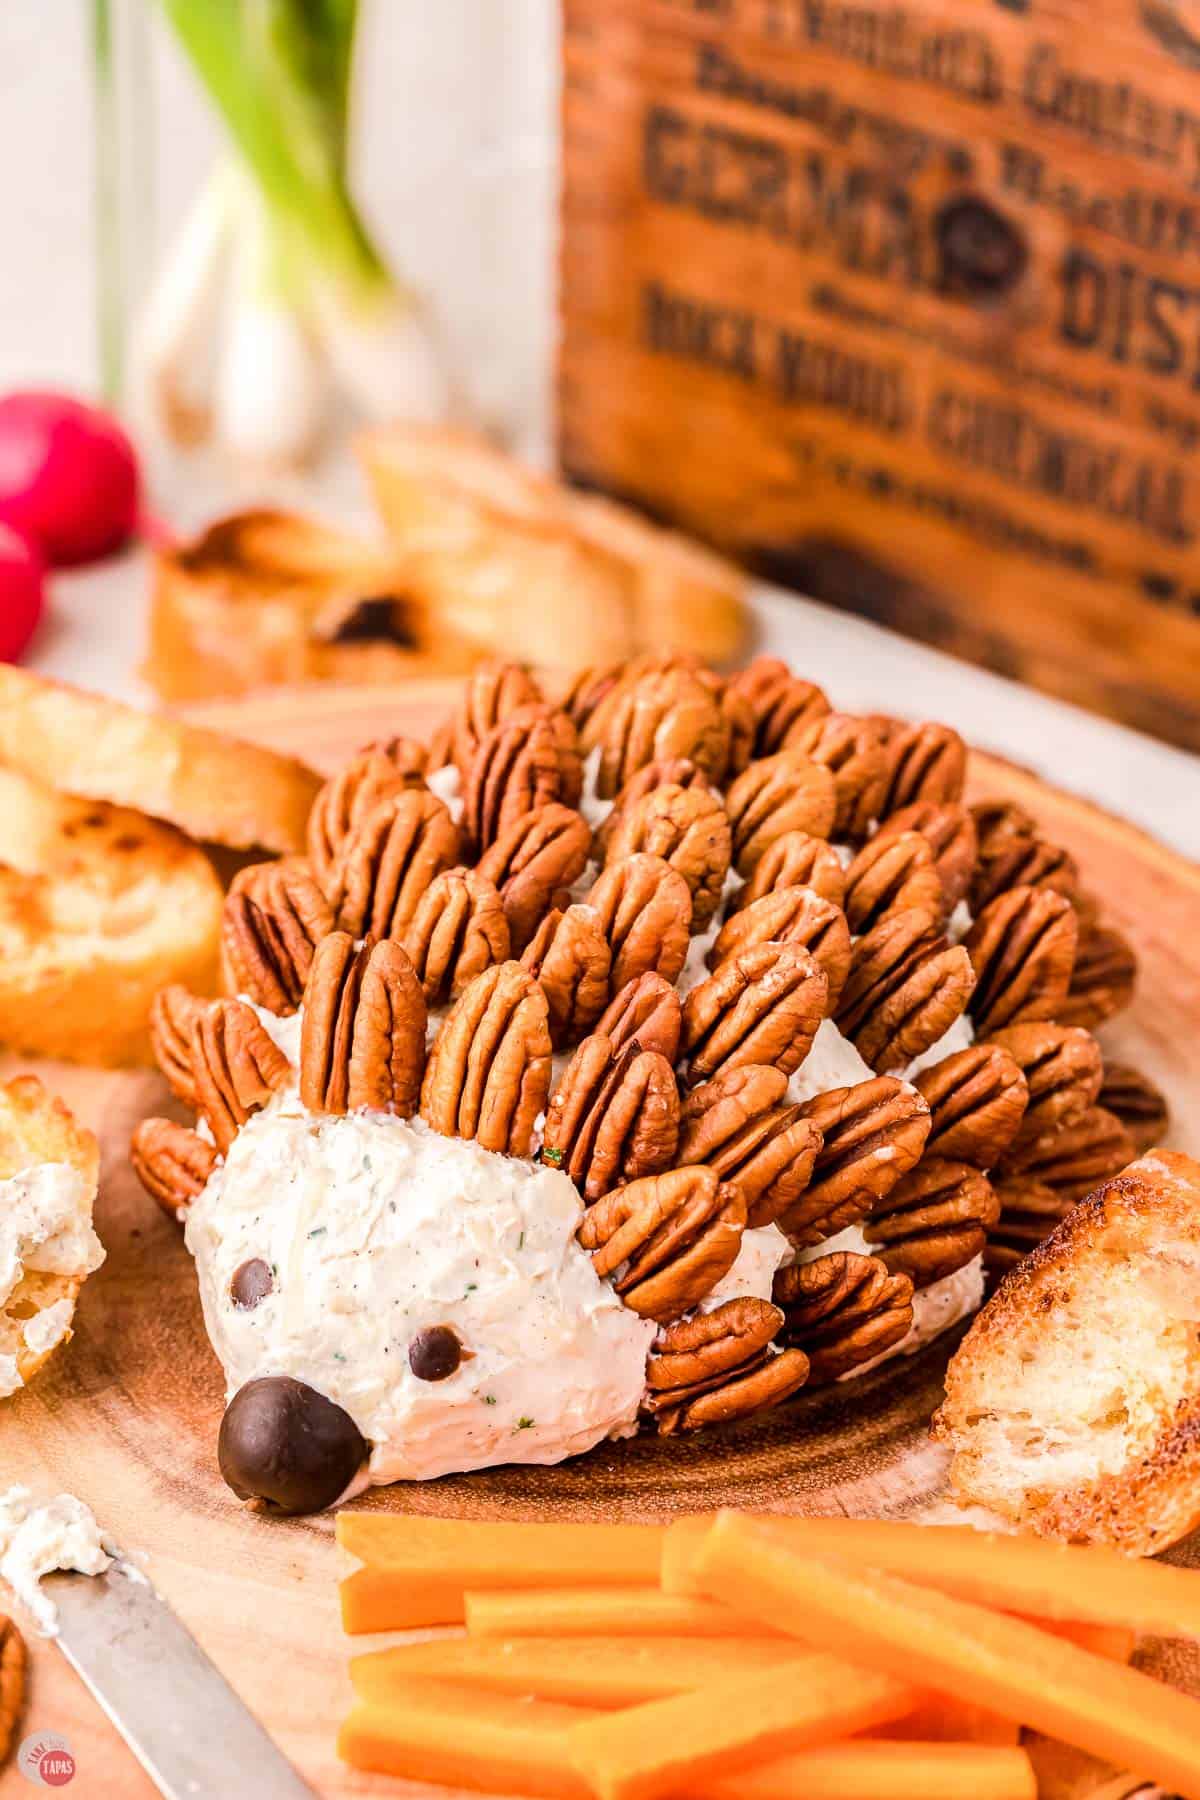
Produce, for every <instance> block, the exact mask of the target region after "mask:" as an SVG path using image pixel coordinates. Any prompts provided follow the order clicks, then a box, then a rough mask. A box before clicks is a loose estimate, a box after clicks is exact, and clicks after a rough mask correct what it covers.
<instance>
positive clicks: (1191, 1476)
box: [933, 1150, 1200, 1556]
mask: <svg viewBox="0 0 1200 1800" xmlns="http://www.w3.org/2000/svg"><path fill="white" fill-rule="evenodd" d="M1180 1241H1183V1242H1186V1243H1187V1244H1188V1245H1189V1246H1190V1247H1192V1248H1193V1249H1194V1251H1195V1253H1196V1257H1197V1259H1198V1260H1200V1164H1198V1163H1196V1162H1195V1161H1193V1159H1192V1158H1191V1157H1189V1156H1185V1155H1183V1154H1182V1153H1180V1152H1178V1151H1172V1150H1154V1151H1152V1152H1150V1153H1149V1154H1148V1155H1146V1156H1143V1157H1140V1158H1138V1160H1137V1161H1136V1162H1133V1163H1131V1164H1130V1165H1129V1167H1128V1168H1126V1169H1124V1170H1122V1171H1121V1173H1120V1174H1118V1175H1115V1176H1113V1177H1112V1178H1111V1179H1110V1180H1108V1181H1106V1182H1104V1183H1103V1184H1102V1186H1100V1187H1098V1188H1097V1189H1096V1190H1095V1192H1094V1193H1092V1194H1090V1195H1088V1197H1087V1198H1086V1199H1085V1200H1082V1201H1080V1202H1079V1204H1078V1205H1077V1206H1075V1207H1073V1208H1072V1209H1071V1211H1070V1212H1069V1213H1068V1214H1067V1216H1066V1218H1065V1219H1063V1220H1062V1222H1061V1223H1060V1224H1059V1225H1058V1226H1057V1227H1056V1228H1055V1230H1054V1231H1053V1232H1052V1233H1051V1234H1050V1236H1049V1237H1048V1238H1046V1239H1045V1240H1044V1241H1043V1242H1042V1243H1041V1244H1039V1245H1038V1246H1037V1248H1036V1249H1035V1250H1033V1251H1032V1252H1031V1254H1030V1255H1029V1256H1027V1257H1026V1258H1025V1259H1024V1260H1023V1261H1022V1262H1020V1263H1018V1264H1017V1266H1016V1267H1015V1268H1014V1269H1013V1270H1012V1271H1011V1272H1010V1273H1009V1274H1008V1275H1007V1276H1006V1277H1005V1279H1004V1280H1003V1281H1002V1282H1001V1284H1000V1286H999V1288H998V1289H997V1290H996V1293H995V1294H994V1295H993V1296H992V1298H991V1300H989V1301H988V1303H987V1305H986V1306H985V1307H984V1308H983V1310H982V1311H981V1312H980V1313H979V1314H978V1316H977V1318H976V1319H975V1322H974V1324H973V1325H972V1326H971V1329H970V1331H969V1332H968V1333H967V1336H966V1337H965V1338H964V1340H963V1342H962V1344H961V1345H960V1346H959V1348H958V1350H957V1351H956V1353H955V1355H954V1357H953V1358H952V1359H951V1362H950V1366H949V1368H948V1370H947V1372H946V1399H945V1402H944V1404H943V1406H942V1407H941V1409H940V1411H939V1412H938V1414H937V1415H936V1417H935V1419H934V1422H933V1431H934V1435H935V1436H936V1437H938V1438H940V1439H942V1440H943V1441H944V1442H946V1443H948V1444H949V1446H950V1448H951V1450H952V1452H953V1454H954V1462H953V1464H952V1466H951V1483H952V1486H953V1487H954V1489H955V1492H956V1494H957V1496H958V1498H959V1499H960V1500H961V1501H963V1502H964V1503H965V1504H972V1503H982V1504H985V1505H989V1506H992V1507H995V1506H997V1500H996V1496H995V1492H994V1490H993V1488H992V1487H991V1485H990V1484H989V1485H988V1486H987V1491H986V1495H985V1494H984V1492H982V1491H981V1486H980V1483H981V1472H980V1469H979V1468H978V1466H977V1465H978V1463H979V1461H980V1460H981V1459H980V1457H979V1455H978V1453H977V1452H976V1451H975V1449H974V1448H973V1445H972V1439H971V1428H970V1420H971V1416H972V1414H973V1413H977V1412H979V1411H980V1410H981V1409H984V1408H986V1407H987V1406H988V1404H989V1391H990V1392H991V1393H992V1394H993V1395H994V1392H995V1382H996V1368H995V1364H996V1361H997V1359H998V1358H999V1357H1000V1355H1001V1353H1002V1351H1009V1350H1011V1348H1012V1346H1013V1344H1014V1343H1015V1342H1020V1341H1022V1340H1028V1339H1030V1338H1031V1337H1035V1336H1042V1335H1044V1334H1046V1333H1048V1332H1053V1330H1054V1328H1055V1322H1056V1316H1060V1315H1061V1310H1062V1309H1064V1308H1065V1307H1067V1306H1068V1305H1070V1303H1071V1302H1072V1300H1073V1298H1074V1296H1075V1295H1076V1293H1077V1292H1078V1290H1079V1288H1080V1286H1081V1284H1084V1283H1086V1282H1087V1281H1088V1280H1089V1279H1092V1278H1097V1277H1098V1278H1100V1279H1103V1274H1104V1265H1105V1263H1106V1262H1107V1261H1108V1260H1109V1259H1112V1258H1122V1259H1127V1258H1142V1259H1145V1262H1146V1264H1147V1266H1150V1265H1151V1262H1152V1259H1153V1257H1154V1255H1155V1252H1156V1249H1161V1248H1165V1247H1166V1246H1167V1245H1169V1244H1170V1243H1171V1242H1176V1243H1178V1242H1180ZM1147 1305H1148V1306H1150V1305H1153V1300H1152V1299H1151V1298H1150V1297H1148V1299H1147ZM1198 1310H1200V1297H1198ZM1194 1379H1195V1387H1194V1390H1193V1391H1192V1392H1189V1393H1186V1394H1184V1395H1183V1396H1182V1397H1181V1398H1180V1399H1179V1400H1178V1402H1177V1403H1176V1404H1175V1405H1174V1407H1173V1408H1171V1409H1169V1410H1168V1409H1166V1408H1165V1407H1164V1410H1163V1413H1162V1416H1161V1417H1160V1419H1159V1429H1158V1432H1157V1434H1156V1436H1155V1437H1154V1440H1153V1442H1152V1443H1151V1444H1150V1445H1149V1446H1148V1447H1147V1448H1145V1450H1144V1452H1143V1453H1142V1454H1139V1455H1136V1456H1134V1457H1132V1458H1131V1459H1130V1460H1129V1461H1128V1462H1127V1463H1126V1465H1125V1466H1124V1467H1123V1468H1121V1469H1118V1470H1115V1471H1113V1472H1111V1473H1108V1474H1102V1475H1100V1476H1098V1477H1096V1478H1095V1479H1093V1480H1091V1481H1084V1482H1081V1483H1080V1484H1078V1485H1077V1486H1073V1487H1062V1488H1059V1489H1058V1490H1056V1491H1054V1492H1050V1493H1043V1494H1033V1493H1031V1492H1029V1491H1028V1490H1026V1491H1025V1492H1024V1496H1023V1503H1022V1504H1017V1503H1014V1505H1013V1507H1012V1508H1011V1510H1010V1511H1009V1516H1010V1517H1011V1518H1013V1519H1014V1521H1015V1522H1016V1523H1018V1524H1020V1525H1022V1526H1024V1527H1026V1528H1028V1529H1032V1530H1034V1531H1036V1532H1039V1533H1040V1534H1042V1535H1043V1536H1047V1537H1053V1538H1060V1539H1065V1540H1068V1541H1082V1542H1087V1543H1103V1544H1111V1545H1113V1546H1114V1547H1115V1548H1117V1549H1121V1550H1125V1551H1128V1552H1129V1553H1130V1554H1133V1555H1139V1556H1146V1555H1152V1554H1154V1553H1155V1552H1157V1551H1160V1550H1163V1549H1166V1548H1167V1546H1168V1545H1170V1544H1172V1543H1175V1542H1176V1541H1177V1540H1178V1539H1179V1538H1181V1537H1184V1536H1186V1535H1187V1533H1188V1532H1190V1531H1193V1530H1195V1529H1196V1528H1197V1526H1200V1362H1198V1363H1197V1368H1196V1371H1195V1376H1194ZM983 1479H984V1480H986V1473H985V1474H984V1476H983Z"/></svg>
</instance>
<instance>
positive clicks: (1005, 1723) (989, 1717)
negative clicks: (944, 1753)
mask: <svg viewBox="0 0 1200 1800" xmlns="http://www.w3.org/2000/svg"><path fill="white" fill-rule="evenodd" d="M863 1736H864V1737H883V1738H896V1739H903V1741H904V1742H905V1743H918V1744H983V1745H989V1746H991V1747H993V1748H996V1749H999V1748H1004V1749H1008V1750H1013V1749H1015V1748H1016V1746H1017V1745H1018V1744H1019V1743H1020V1742H1021V1727H1020V1726H1019V1725H1018V1724H1016V1723H1015V1722H1014V1721H1013V1720H1012V1719H1002V1718H1001V1716H1000V1714H999V1713H994V1712H988V1711H987V1710H986V1708H985V1707H982V1706H974V1705H972V1703H971V1702H970V1701H969V1700H964V1699H963V1698H962V1696H961V1695H959V1694H934V1693H928V1694H922V1695H921V1698H920V1699H919V1700H918V1702H917V1705H916V1708H915V1709H914V1711H912V1712H910V1713H906V1714H905V1715H904V1717H903V1718H902V1719H896V1720H894V1721H893V1722H892V1723H891V1724H888V1725H877V1726H875V1727H874V1728H873V1729H872V1730H871V1731H867V1732H864V1733H863Z"/></svg>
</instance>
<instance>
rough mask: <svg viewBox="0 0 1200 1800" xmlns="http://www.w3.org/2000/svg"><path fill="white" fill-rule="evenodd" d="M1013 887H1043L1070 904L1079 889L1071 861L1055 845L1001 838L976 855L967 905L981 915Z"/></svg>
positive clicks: (1037, 838) (1022, 838) (1008, 837)
mask: <svg viewBox="0 0 1200 1800" xmlns="http://www.w3.org/2000/svg"><path fill="white" fill-rule="evenodd" d="M1015 887H1044V888H1049V889H1050V890H1051V892H1052V893H1056V894H1065V895H1066V897H1067V899H1068V900H1073V899H1074V897H1075V894H1076V893H1077V892H1078V889H1079V870H1078V868H1077V867H1076V865H1075V859H1074V857H1073V856H1071V855H1069V854H1068V852H1067V851H1066V850H1063V849H1062V848H1060V846H1059V845H1057V844H1049V843H1047V842H1046V840H1045V839H1044V838H1040V837H1018V836H1016V835H1015V834H1014V835H1013V836H1003V837H1000V838H997V839H995V840H993V842H992V844H991V846H990V847H989V849H988V850H987V852H986V853H985V852H984V851H981V852H980V855H979V861H978V862H977V863H976V865H975V873H974V875H973V876H972V878H971V886H970V889H969V890H968V894H967V901H968V904H969V905H970V908H971V911H972V912H973V913H981V912H982V911H983V909H984V907H985V906H987V904H988V903H989V901H991V900H994V899H995V898H996V896H997V894H1006V893H1007V892H1008V890H1009V889H1010V888H1015Z"/></svg>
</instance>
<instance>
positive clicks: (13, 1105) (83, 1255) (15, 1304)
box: [0, 1075, 104, 1396]
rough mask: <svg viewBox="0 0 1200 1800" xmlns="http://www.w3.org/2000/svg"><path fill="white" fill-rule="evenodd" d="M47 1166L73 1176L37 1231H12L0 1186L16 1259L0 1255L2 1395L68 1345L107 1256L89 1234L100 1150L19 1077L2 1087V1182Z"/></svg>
mask: <svg viewBox="0 0 1200 1800" xmlns="http://www.w3.org/2000/svg"><path fill="white" fill-rule="evenodd" d="M46 1164H51V1165H58V1166H62V1165H65V1167H66V1168H67V1169H69V1170H71V1171H73V1178H72V1177H67V1179H66V1182H65V1183H64V1191H63V1193H62V1195H61V1198H60V1205H61V1211H60V1213H59V1214H58V1215H57V1216H56V1217H54V1218H47V1217H45V1215H43V1219H44V1227H45V1228H44V1229H43V1230H41V1231H39V1230H36V1229H35V1230H33V1231H28V1230H27V1231H25V1232H24V1233H21V1232H15V1233H14V1232H13V1231H12V1229H11V1227H12V1224H13V1219H14V1214H15V1207H16V1204H17V1201H18V1198H19V1196H18V1195H17V1194H15V1193H14V1192H13V1190H12V1189H11V1188H6V1187H5V1186H3V1185H0V1209H4V1210H3V1211H2V1212H0V1245H3V1246H4V1248H5V1249H6V1250H7V1251H8V1252H9V1254H10V1255H12V1254H15V1256H16V1265H15V1266H14V1264H13V1263H12V1262H9V1261H7V1260H6V1259H5V1258H3V1257H0V1264H3V1269H2V1270H0V1279H2V1280H4V1281H5V1283H6V1286H7V1282H8V1280H10V1279H11V1277H12V1276H13V1275H14V1274H15V1275H16V1280H15V1283H13V1285H11V1286H7V1291H0V1396H4V1395H6V1394H8V1393H12V1392H15V1391H16V1389H17V1388H18V1387H23V1386H25V1385H26V1384H27V1383H28V1382H30V1381H31V1380H32V1379H33V1377H34V1376H35V1375H36V1374H37V1372H38V1370H39V1369H40V1368H41V1367H42V1366H43V1364H44V1363H46V1362H47V1361H48V1359H49V1358H50V1357H51V1356H52V1355H53V1353H54V1351H55V1350H56V1349H57V1348H58V1347H59V1345H61V1344H65V1343H66V1342H68V1340H69V1339H70V1336H71V1319H72V1317H73V1315H74V1312H75V1302H76V1299H77V1298H78V1295H79V1291H80V1289H81V1288H82V1286H83V1283H84V1281H85V1280H86V1279H87V1277H88V1275H89V1274H90V1273H91V1271H92V1270H93V1269H95V1268H98V1267H99V1264H100V1263H101V1262H102V1261H103V1258H104V1251H103V1248H102V1247H101V1245H100V1242H99V1240H98V1239H97V1238H96V1236H95V1234H94V1233H93V1231H92V1207H93V1205H94V1203H95V1199H96V1185H97V1181H98V1179H99V1173H100V1149H99V1146H98V1144H97V1143H96V1140H95V1138H94V1137H93V1136H92V1134H91V1132H90V1131H84V1130H83V1129H82V1127H81V1126H79V1125H77V1124H76V1122H75V1120H74V1118H73V1117H72V1116H71V1114H70V1113H69V1112H68V1110H67V1108H66V1107H65V1106H64V1105H63V1103H62V1101H61V1100H56V1099H55V1098H54V1097H53V1096H52V1095H51V1094H49V1093H47V1091H46V1089H45V1088H44V1087H43V1086H42V1084H41V1082H40V1081H39V1080H38V1079H37V1077H36V1075H21V1076H18V1077H17V1079H16V1080H15V1081H10V1082H7V1083H5V1084H3V1085H0V1184H4V1183H7V1182H9V1181H10V1180H11V1178H12V1177H13V1176H18V1175H22V1174H24V1173H26V1172H27V1171H37V1170H39V1169H41V1168H42V1165H46ZM50 1173H51V1175H52V1176H53V1171H51V1172H50ZM35 1216H36V1215H35ZM24 1222H25V1224H26V1225H28V1224H29V1223H30V1222H31V1221H30V1219H29V1217H28V1216H26V1218H25V1221H24ZM6 1223H7V1225H8V1226H9V1230H7V1231H6ZM50 1227H53V1229H51V1228H50ZM39 1240H40V1241H39ZM18 1271H19V1272H18Z"/></svg>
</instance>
